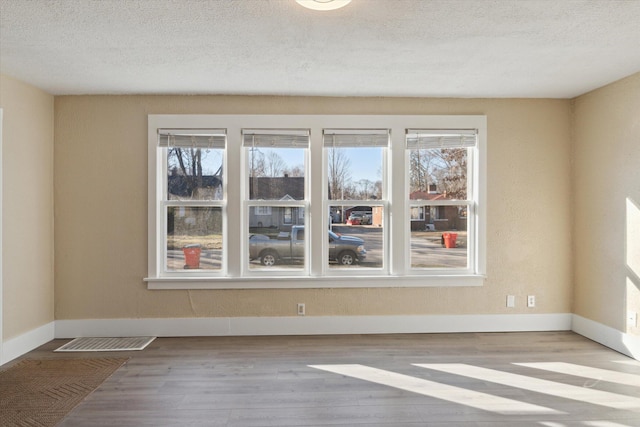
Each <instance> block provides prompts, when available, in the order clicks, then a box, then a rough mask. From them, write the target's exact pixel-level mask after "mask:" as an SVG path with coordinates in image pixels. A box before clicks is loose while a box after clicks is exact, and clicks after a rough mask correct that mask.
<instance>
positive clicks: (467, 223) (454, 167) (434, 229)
mask: <svg viewBox="0 0 640 427" xmlns="http://www.w3.org/2000/svg"><path fill="white" fill-rule="evenodd" d="M406 138H407V151H408V168H407V173H408V181H409V192H408V199H409V206H410V211H411V220H412V221H411V223H410V234H411V238H410V247H411V249H410V254H411V256H410V267H411V269H434V270H443V271H456V270H457V271H473V263H474V252H473V250H472V248H473V247H474V239H475V237H474V231H475V230H474V224H475V221H473V218H469V217H468V216H467V212H475V211H474V209H475V207H476V202H475V198H474V194H473V192H474V190H473V185H472V182H473V181H472V177H473V176H474V165H475V162H474V161H473V159H474V155H475V151H476V147H477V131H476V130H456V129H452V130H428V129H423V130H407V137H406ZM416 211H423V212H426V213H428V214H427V215H422V217H420V216H419V215H418V217H417V218H416V217H415V215H414V212H416Z"/></svg>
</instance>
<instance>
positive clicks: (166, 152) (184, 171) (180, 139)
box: [158, 129, 226, 275]
mask: <svg viewBox="0 0 640 427" xmlns="http://www.w3.org/2000/svg"><path fill="white" fill-rule="evenodd" d="M225 142H226V136H225V133H224V131H223V130H211V129H197V130H177V129H160V130H159V131H158V157H159V158H160V159H161V161H162V164H163V165H164V167H163V168H162V169H163V173H162V175H163V176H162V182H163V185H162V192H161V196H160V203H159V205H158V208H159V209H160V214H161V218H162V224H164V225H163V229H164V230H165V231H166V234H165V235H164V236H163V237H164V239H162V241H164V244H163V245H162V247H161V248H159V250H158V255H159V256H160V257H161V258H162V261H161V265H162V273H165V274H171V273H177V272H180V274H181V275H182V274H185V273H187V274H190V273H196V272H197V273H201V274H202V273H203V272H210V273H214V274H215V273H217V274H221V272H223V271H224V230H225V226H224V211H225V205H226V201H225V192H224V176H223V170H224V168H223V166H224V151H225ZM185 270H188V271H185Z"/></svg>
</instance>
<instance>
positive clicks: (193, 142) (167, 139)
mask: <svg viewBox="0 0 640 427" xmlns="http://www.w3.org/2000/svg"><path fill="white" fill-rule="evenodd" d="M226 133H227V131H226V130H225V129H158V147H184V148H224V147H225V143H226V140H227V135H226Z"/></svg>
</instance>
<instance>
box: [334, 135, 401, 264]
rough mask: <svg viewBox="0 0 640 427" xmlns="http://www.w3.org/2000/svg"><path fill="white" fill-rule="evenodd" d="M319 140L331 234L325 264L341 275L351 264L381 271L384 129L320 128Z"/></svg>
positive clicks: (383, 250) (386, 144)
mask: <svg viewBox="0 0 640 427" xmlns="http://www.w3.org/2000/svg"><path fill="white" fill-rule="evenodd" d="M323 142H324V150H325V164H326V171H327V172H326V176H327V184H326V187H327V192H328V194H327V200H328V207H327V210H328V212H329V215H330V217H331V218H332V228H331V230H332V231H333V232H334V233H336V236H333V237H332V236H331V235H330V237H329V247H328V252H327V253H328V259H327V264H326V265H327V266H328V268H329V269H340V270H342V271H341V273H344V270H345V268H347V269H348V271H353V270H354V268H353V267H354V266H357V267H359V269H363V268H366V269H371V268H377V269H384V268H385V267H386V265H385V259H386V258H387V256H386V250H387V246H388V245H387V244H386V241H387V239H386V235H385V229H386V227H385V223H386V218H385V211H386V207H387V205H388V202H387V189H386V185H385V182H386V170H387V162H386V159H387V150H388V147H389V130H388V129H324V130H323ZM342 236H345V237H342ZM353 242H361V244H355V243H353ZM358 273H360V274H361V273H362V271H359V272H358Z"/></svg>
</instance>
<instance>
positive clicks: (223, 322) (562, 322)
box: [55, 313, 572, 338]
mask: <svg viewBox="0 0 640 427" xmlns="http://www.w3.org/2000/svg"><path fill="white" fill-rule="evenodd" d="M571 319H572V317H571V314H569V313H558V314H504V315H503V314H495V315H459V316H458V315H440V316H438V315H433V316H432V315H425V316H420V315H416V316H316V317H311V316H294V317H232V318H228V317H225V318H222V317H220V318H175V319H86V320H58V321H56V328H55V337H56V338H76V337H82V336H85V337H87V336H91V337H106V336H143V335H152V336H158V337H170V336H171V337H183V336H242V335H245V336H246V335H326V334H334V335H340V334H393V333H443V332H448V333H454V332H524V331H568V330H570V329H571Z"/></svg>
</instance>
